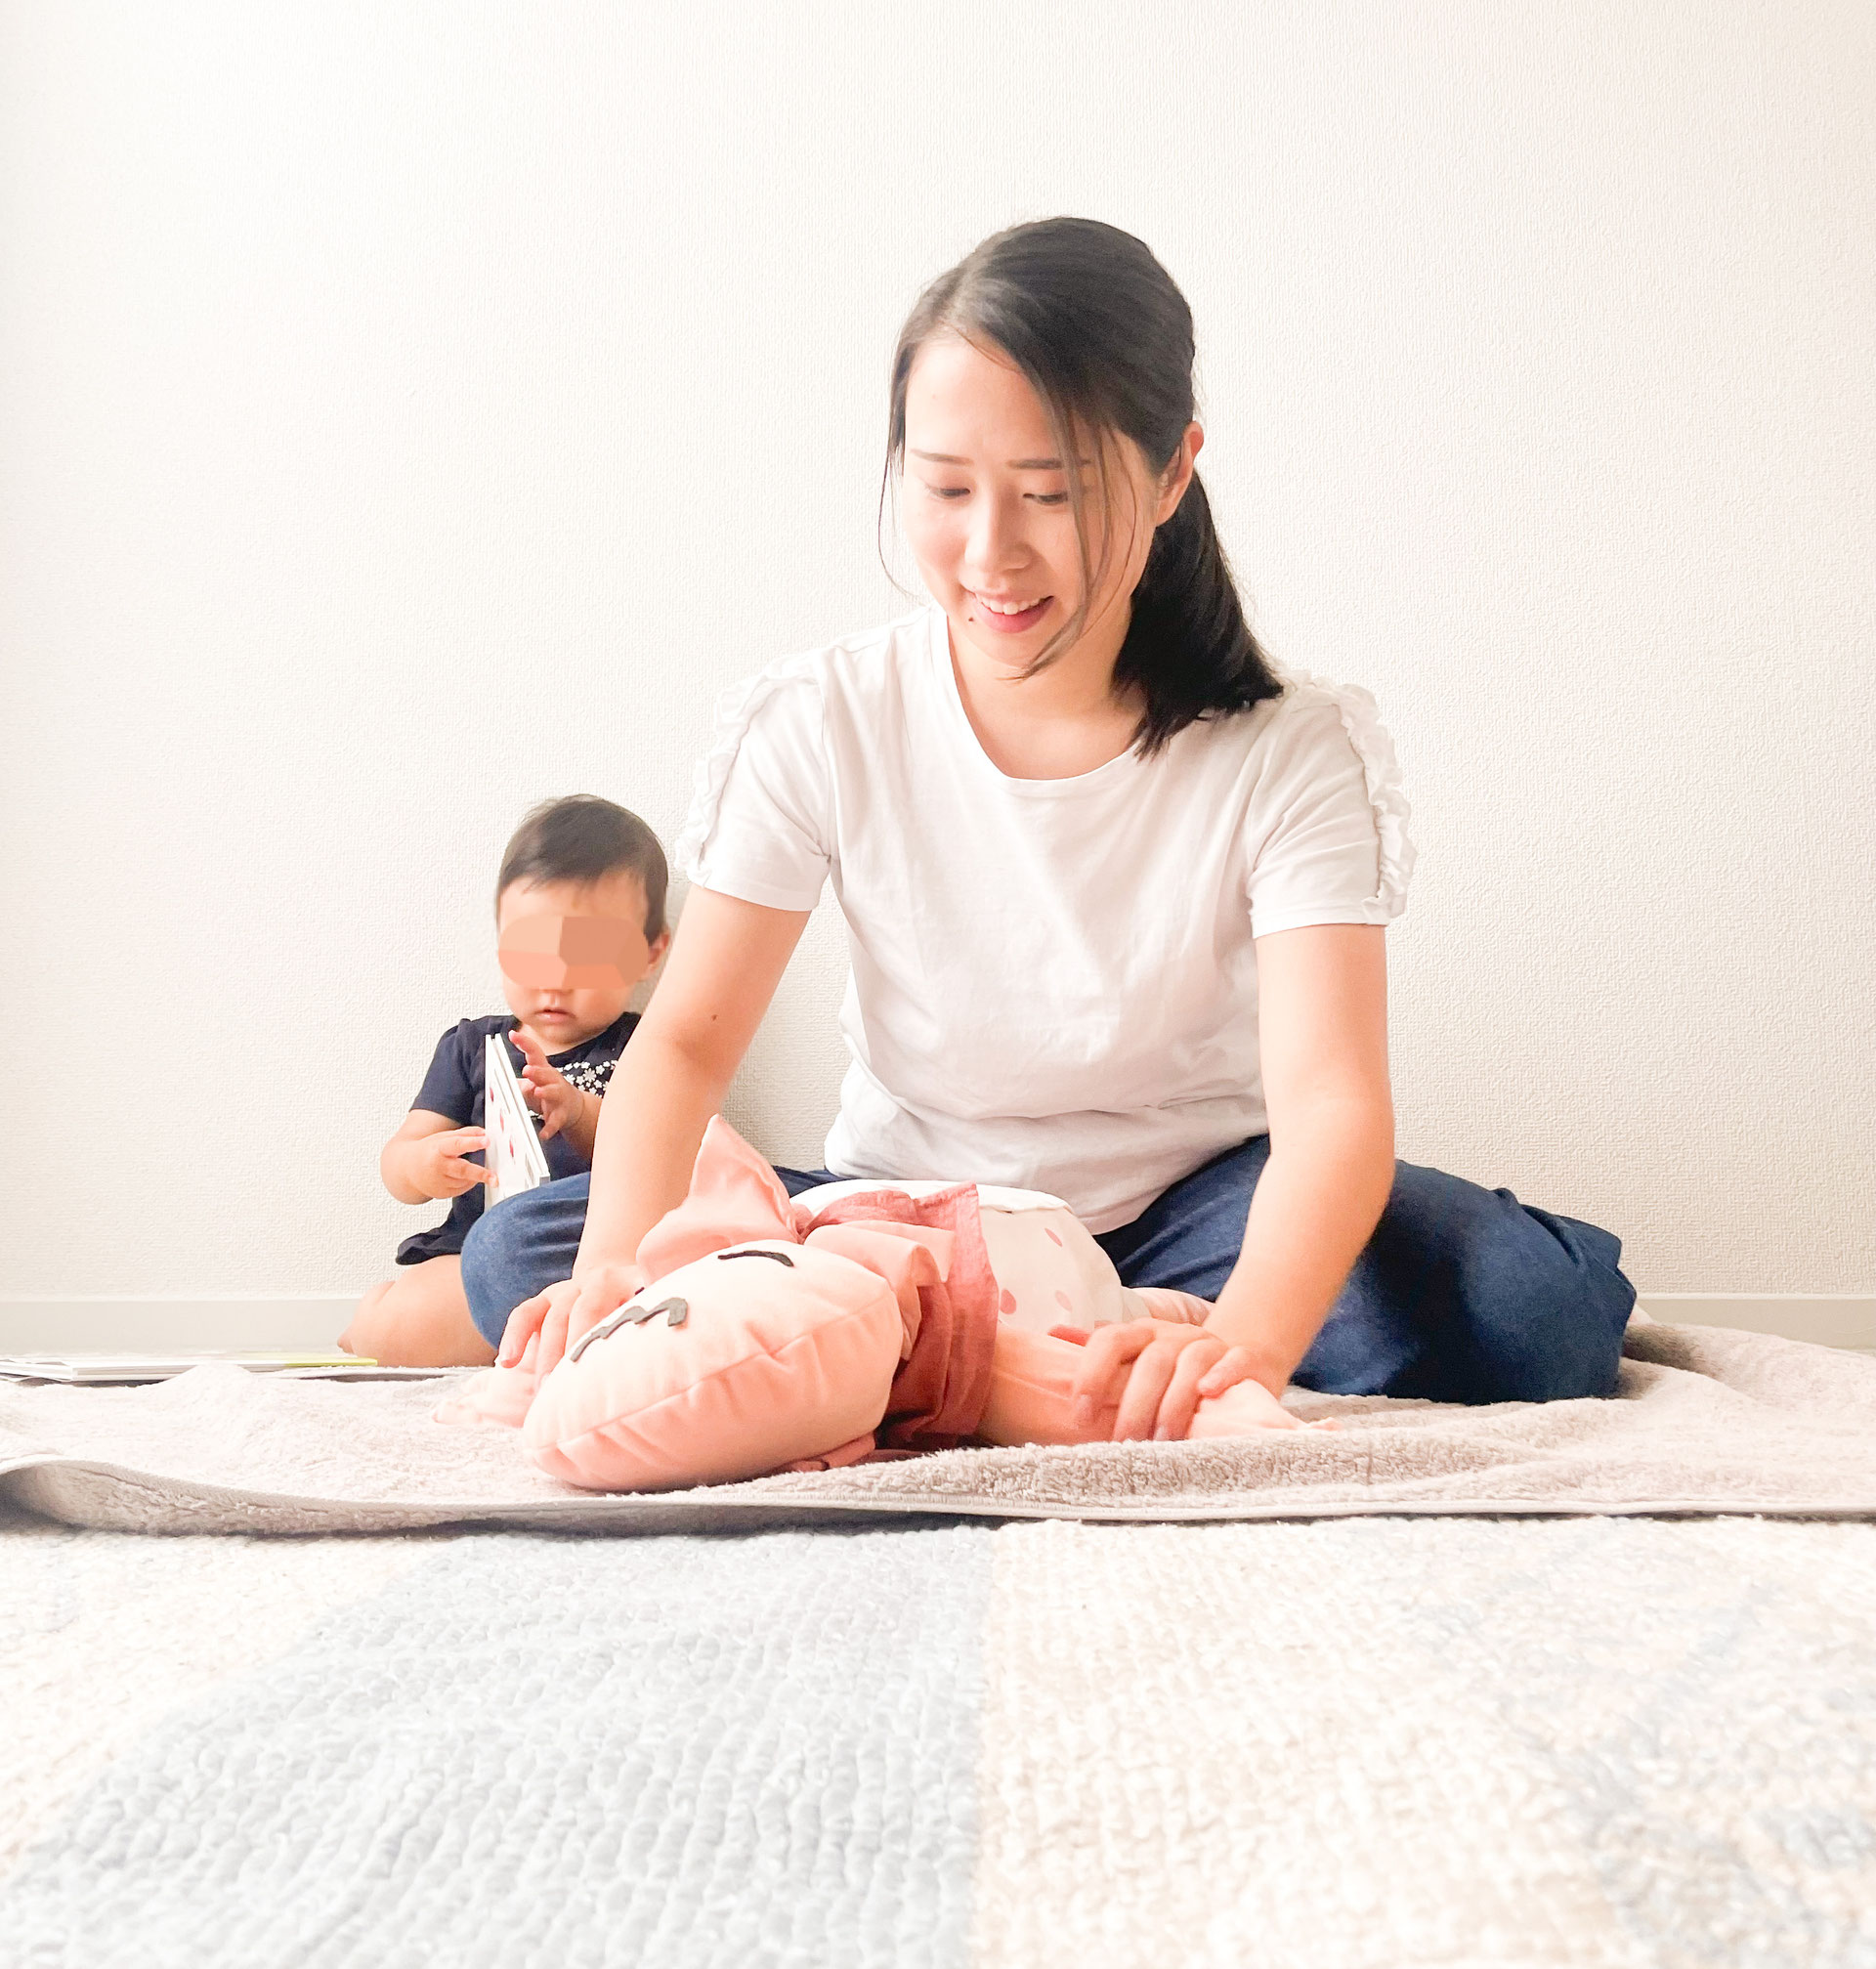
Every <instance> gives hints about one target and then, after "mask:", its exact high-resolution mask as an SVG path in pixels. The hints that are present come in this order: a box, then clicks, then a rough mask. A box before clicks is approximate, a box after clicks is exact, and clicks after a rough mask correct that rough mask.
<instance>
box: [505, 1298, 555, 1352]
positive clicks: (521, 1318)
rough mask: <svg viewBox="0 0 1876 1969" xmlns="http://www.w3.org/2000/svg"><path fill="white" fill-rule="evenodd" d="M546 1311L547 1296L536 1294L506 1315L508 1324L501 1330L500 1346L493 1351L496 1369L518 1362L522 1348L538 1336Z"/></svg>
mask: <svg viewBox="0 0 1876 1969" xmlns="http://www.w3.org/2000/svg"><path fill="white" fill-rule="evenodd" d="M546 1310H547V1295H546V1294H545V1293H544V1292H537V1293H535V1294H534V1296H533V1299H524V1300H523V1301H522V1303H521V1304H520V1305H519V1306H516V1307H515V1309H514V1311H513V1312H511V1313H510V1314H509V1315H508V1324H507V1325H506V1326H504V1327H503V1328H502V1330H501V1345H500V1346H499V1347H498V1348H496V1349H495V1365H496V1366H497V1367H513V1366H514V1365H515V1363H516V1362H517V1361H518V1360H520V1358H521V1356H522V1350H523V1348H526V1347H527V1345H528V1343H529V1342H530V1341H531V1340H533V1339H534V1338H535V1337H536V1336H537V1335H538V1334H539V1332H540V1322H541V1318H542V1316H543V1315H544V1314H545V1312H546Z"/></svg>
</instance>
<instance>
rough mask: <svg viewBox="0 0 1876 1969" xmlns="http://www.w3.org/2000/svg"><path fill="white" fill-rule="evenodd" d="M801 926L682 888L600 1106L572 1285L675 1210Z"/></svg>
mask: <svg viewBox="0 0 1876 1969" xmlns="http://www.w3.org/2000/svg"><path fill="white" fill-rule="evenodd" d="M807 920H808V913H807V911H805V910H772V909H765V908H763V907H762V906H761V905H760V904H759V903H746V902H741V901H739V900H738V899H737V898H736V897H734V896H725V895H718V894H717V893H716V892H715V891H714V890H712V889H697V888H694V889H693V890H692V891H691V892H690V895H689V897H688V898H687V899H686V901H685V904H684V917H683V920H682V921H681V922H680V923H679V924H678V927H677V935H676V936H675V938H674V939H673V940H672V943H671V954H670V956H669V957H668V958H667V959H666V960H665V963H664V974H663V976H662V978H661V980H660V981H659V986H658V990H657V991H656V993H655V994H654V995H653V998H652V1003H651V1005H650V1006H649V1008H648V1009H647V1011H646V1013H645V1016H644V1018H643V1019H642V1020H641V1021H640V1023H639V1026H638V1029H637V1030H636V1031H635V1032H634V1033H633V1034H632V1038H631V1043H630V1045H628V1046H627V1047H626V1048H625V1049H624V1051H623V1052H621V1053H620V1054H619V1056H618V1065H617V1066H616V1067H615V1068H614V1069H613V1077H612V1082H611V1085H610V1086H609V1087H608V1088H607V1090H606V1098H605V1100H604V1101H603V1102H602V1103H601V1105H600V1116H599V1133H598V1135H597V1137H596V1138H595V1140H594V1143H593V1181H592V1193H591V1197H590V1199H589V1201H588V1203H587V1206H586V1228H585V1230H584V1232H583V1234H582V1235H581V1237H580V1240H579V1256H578V1257H577V1258H576V1260H575V1262H574V1276H575V1277H576V1278H584V1277H585V1276H586V1275H587V1274H588V1273H589V1272H591V1271H593V1270H594V1269H596V1268H597V1267H598V1266H600V1265H604V1264H614V1263H630V1262H631V1261H632V1260H633V1259H634V1258H636V1257H637V1255H638V1243H639V1239H640V1238H642V1237H643V1236H644V1235H645V1233H646V1232H647V1231H648V1230H650V1229H651V1227H652V1226H653V1224H655V1223H656V1222H657V1221H658V1220H659V1219H660V1218H661V1217H662V1216H663V1215H664V1213H665V1212H666V1211H667V1210H670V1209H671V1208H673V1207H674V1206H675V1205H677V1204H679V1203H682V1202H683V1200H684V1198H685V1196H686V1194H687V1193H688V1191H689V1189H690V1186H691V1165H692V1164H693V1163H694V1162H695V1161H696V1160H697V1151H698V1146H699V1144H700V1143H701V1142H702V1141H703V1130H704V1127H705V1125H706V1124H707V1123H708V1121H709V1119H710V1116H711V1115H713V1114H714V1113H715V1112H716V1110H717V1108H718V1107H719V1106H720V1105H721V1104H722V1100H723V1095H724V1093H725V1092H727V1090H728V1088H729V1085H730V1081H731V1079H732V1077H733V1076H734V1075H735V1073H736V1069H737V1067H738V1066H739V1065H740V1064H741V1063H742V1059H743V1055H744V1054H745V1053H746V1051H747V1050H748V1047H749V1042H750V1041H751V1040H752V1039H753V1038H754V1037H755V1029H756V1027H757V1026H759V1025H760V1024H761V1023H762V1014H763V1013H764V1012H765V1011H767V1010H768V1008H769V1001H770V1000H771V999H772V998H774V996H775V989H776V986H777V985H778V984H780V983H781V981H782V973H783V972H784V971H785V970H786V969H787V968H788V963H789V958H790V957H791V956H792V955H793V954H794V947H795V945H796V944H797V943H798V942H799V941H800V940H801V932H802V930H803V929H804V928H805V927H806V925H807Z"/></svg>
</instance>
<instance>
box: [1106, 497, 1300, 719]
mask: <svg viewBox="0 0 1876 1969" xmlns="http://www.w3.org/2000/svg"><path fill="white" fill-rule="evenodd" d="M1114 681H1115V683H1116V684H1117V685H1119V686H1127V685H1132V686H1134V687H1135V688H1137V689H1138V690H1139V691H1141V692H1142V693H1143V694H1144V696H1145V698H1146V714H1145V715H1144V716H1143V717H1142V718H1141V720H1140V732H1139V739H1138V745H1139V749H1140V750H1141V752H1142V753H1151V752H1155V751H1158V750H1159V749H1160V748H1161V747H1162V746H1163V745H1165V743H1166V742H1167V740H1168V739H1170V738H1171V737H1172V735H1173V733H1174V732H1177V731H1181V730H1183V729H1184V727H1185V726H1187V725H1189V724H1191V723H1193V722H1194V721H1195V720H1196V719H1199V718H1204V717H1215V716H1219V715H1222V714H1225V713H1228V712H1231V711H1248V710H1249V709H1250V708H1251V706H1253V705H1256V704H1260V703H1261V702H1262V701H1263V700H1264V699H1265V698H1274V697H1276V696H1277V695H1279V693H1280V692H1281V691H1282V689H1283V683H1282V680H1281V679H1280V678H1279V677H1278V676H1277V675H1276V673H1275V672H1274V671H1273V670H1272V669H1271V667H1270V665H1269V663H1268V662H1267V661H1266V660H1265V658H1264V654H1263V652H1262V650H1261V649H1259V648H1258V639H1257V638H1256V637H1255V636H1254V635H1253V634H1252V633H1251V625H1250V623H1249V622H1247V621H1245V619H1244V605H1243V603H1242V602H1241V601H1240V600H1239V599H1238V588H1237V583H1236V582H1235V581H1234V580H1233V579H1232V578H1231V564H1230V562H1229V561H1227V560H1226V559H1225V554H1224V548H1223V546H1222V545H1221V544H1220V542H1219V539H1218V532H1217V528H1216V527H1215V525H1214V524H1213V520H1212V502H1211V500H1210V499H1208V498H1207V497H1206V495H1205V487H1204V485H1203V484H1202V483H1201V482H1200V480H1199V476H1198V474H1197V473H1196V472H1195V473H1194V474H1193V475H1192V479H1191V482H1190V483H1189V484H1188V485H1187V487H1186V489H1185V496H1184V497H1183V498H1182V499H1181V500H1180V501H1179V503H1178V508H1177V510H1176V511H1175V512H1174V513H1173V514H1172V517H1171V518H1170V519H1169V520H1167V521H1166V522H1164V524H1163V525H1162V526H1161V527H1160V529H1159V531H1158V532H1157V533H1156V534H1155V535H1153V545H1152V547H1151V549H1150V550H1149V551H1148V553H1147V557H1146V568H1145V571H1144V572H1143V573H1142V574H1141V576H1140V584H1139V586H1138V587H1137V588H1135V589H1134V590H1133V618H1132V621H1130V623H1129V625H1128V631H1127V640H1126V641H1125V642H1124V643H1123V644H1122V645H1121V654H1120V656H1119V658H1118V659H1117V660H1116V662H1115V664H1114Z"/></svg>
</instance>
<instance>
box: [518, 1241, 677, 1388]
mask: <svg viewBox="0 0 1876 1969" xmlns="http://www.w3.org/2000/svg"><path fill="white" fill-rule="evenodd" d="M650 1283H651V1280H650V1279H649V1278H648V1277H647V1276H646V1274H645V1267H644V1266H643V1265H638V1264H600V1265H595V1266H594V1267H593V1269H592V1270H591V1271H589V1272H588V1273H587V1274H586V1276H585V1277H584V1278H563V1279H562V1280H561V1281H560V1282H559V1284H558V1285H550V1286H549V1287H548V1288H547V1290H546V1291H545V1292H537V1293H535V1294H534V1296H533V1299H524V1300H523V1301H522V1303H521V1304H520V1305H519V1306H516V1307H515V1309H514V1311H513V1312H511V1313H510V1314H509V1315H508V1324H507V1325H506V1326H505V1327H503V1328H502V1331H501V1347H500V1348H499V1350H498V1351H497V1352H496V1354H495V1365H496V1366H497V1367H514V1366H516V1365H518V1364H519V1362H520V1360H521V1356H522V1353H523V1351H524V1350H525V1349H526V1348H527V1346H528V1343H529V1342H530V1341H531V1340H533V1339H534V1338H535V1337H536V1336H538V1337H539V1344H538V1346H537V1347H536V1348H534V1372H535V1373H536V1374H546V1373H548V1372H550V1371H551V1370H552V1369H553V1368H555V1367H557V1366H559V1364H560V1359H561V1356H562V1355H563V1354H564V1353H565V1352H566V1351H567V1349H568V1348H570V1347H572V1346H573V1345H574V1344H575V1343H576V1341H577V1340H578V1339H579V1337H580V1336H581V1335H582V1334H583V1333H586V1332H588V1331H589V1330H590V1329H591V1328H593V1327H595V1326H597V1325H598V1324H599V1322H600V1321H601V1320H602V1319H604V1318H605V1317H606V1315H607V1314H608V1313H609V1312H617V1311H618V1308H619V1307H620V1306H623V1305H624V1304H625V1302H626V1301H627V1300H628V1299H630V1298H631V1296H632V1294H633V1293H635V1292H638V1291H641V1290H642V1289H643V1288H644V1287H645V1286H647V1285H649V1284H650Z"/></svg>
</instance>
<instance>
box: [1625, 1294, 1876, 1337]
mask: <svg viewBox="0 0 1876 1969" xmlns="http://www.w3.org/2000/svg"><path fill="white" fill-rule="evenodd" d="M1638 1303H1639V1305H1640V1306H1641V1307H1642V1311H1643V1312H1646V1313H1650V1314H1652V1315H1653V1317H1654V1318H1656V1319H1663V1320H1670V1321H1672V1322H1674V1323H1675V1324H1676V1325H1679V1326H1740V1327H1746V1328H1748V1329H1749V1330H1751V1331H1752V1332H1754V1333H1775V1334H1777V1335H1778V1337H1779V1338H1780V1339H1781V1340H1808V1341H1810V1342H1811V1343H1812V1345H1813V1346H1814V1347H1856V1348H1876V1293H1855V1292H1774V1293H1759V1294H1752V1293H1733V1292H1720V1293H1703V1292H1644V1293H1643V1294H1642V1297H1641V1299H1640V1301H1639V1302H1638Z"/></svg>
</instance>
